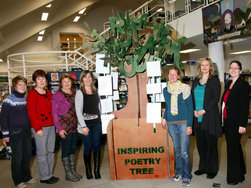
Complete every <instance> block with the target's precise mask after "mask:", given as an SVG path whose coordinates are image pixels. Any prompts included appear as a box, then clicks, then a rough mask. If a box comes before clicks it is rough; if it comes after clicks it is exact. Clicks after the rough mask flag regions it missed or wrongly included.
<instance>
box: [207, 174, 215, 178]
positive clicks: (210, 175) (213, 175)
mask: <svg viewBox="0 0 251 188" xmlns="http://www.w3.org/2000/svg"><path fill="white" fill-rule="evenodd" d="M216 175H217V174H212V173H208V174H207V179H214V178H215V176H216Z"/></svg>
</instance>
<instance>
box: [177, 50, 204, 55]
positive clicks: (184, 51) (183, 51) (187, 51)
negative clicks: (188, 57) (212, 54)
mask: <svg viewBox="0 0 251 188" xmlns="http://www.w3.org/2000/svg"><path fill="white" fill-rule="evenodd" d="M200 50H201V49H188V50H182V51H180V53H181V54H187V53H191V52H196V51H200Z"/></svg>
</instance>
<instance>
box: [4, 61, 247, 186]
mask: <svg viewBox="0 0 251 188" xmlns="http://www.w3.org/2000/svg"><path fill="white" fill-rule="evenodd" d="M198 70H199V75H198V77H197V78H196V79H195V80H194V81H193V84H192V88H191V89H190V87H189V86H188V85H186V84H183V83H181V81H180V71H179V69H178V68H176V67H172V68H170V69H169V72H168V82H167V87H166V88H164V90H163V94H164V98H165V103H166V108H165V113H164V116H163V120H162V126H163V127H164V128H168V131H169V133H170V135H171V137H172V140H173V143H174V149H175V159H176V169H175V175H174V177H173V178H172V179H173V180H174V181H179V180H180V179H182V185H183V186H189V184H190V182H191V178H192V174H191V167H190V154H189V147H190V135H191V134H192V131H193V129H192V127H193V125H194V130H195V135H196V143H197V149H198V153H199V157H200V161H199V167H198V170H196V171H195V172H194V174H195V175H198V176H199V175H202V174H207V178H208V179H213V178H214V177H215V176H216V175H217V173H218V168H219V167H218V138H219V137H221V136H222V126H221V116H220V113H219V109H218V102H219V99H220V92H221V87H220V81H219V79H218V78H217V77H215V76H214V69H213V64H212V62H211V60H210V58H203V59H201V60H200V62H199V66H198ZM241 72H242V66H241V63H240V62H239V61H232V62H231V63H230V75H231V77H232V80H231V81H230V82H228V83H227V85H226V87H225V91H224V93H223V96H222V117H223V118H222V119H223V122H224V132H225V135H226V141H227V183H228V184H231V185H236V184H238V183H240V182H242V181H244V180H245V177H244V174H245V173H246V170H245V164H244V159H243V153H242V148H241V144H240V141H241V136H242V134H243V133H245V132H246V128H245V127H246V124H247V118H248V109H249V84H248V83H247V82H246V81H244V80H242V79H241V78H240V74H241ZM32 79H33V81H34V82H35V88H34V89H32V90H30V91H29V93H28V96H27V98H26V95H25V94H26V90H27V80H26V79H25V78H23V77H21V76H17V77H15V78H14V79H13V80H12V84H13V88H14V90H13V93H12V94H11V95H9V96H8V97H7V98H6V99H5V100H4V102H3V105H2V112H1V124H2V132H3V135H4V140H5V141H7V142H8V141H10V145H11V148H12V162H11V170H12V178H13V180H14V184H15V185H17V186H18V187H19V188H24V187H26V186H27V183H36V182H37V181H36V179H34V178H32V177H31V173H30V169H29V164H30V159H31V137H30V134H31V132H30V126H31V131H32V134H33V136H34V138H35V142H36V153H37V162H38V168H39V175H40V182H41V183H46V184H54V183H56V182H57V181H58V180H59V178H58V177H55V176H54V175H53V167H54V147H55V139H56V130H57V132H58V133H59V135H60V143H61V146H62V155H61V158H62V163H63V167H64V169H65V179H66V180H69V181H73V182H77V181H79V180H80V179H81V178H82V176H81V175H80V174H78V173H77V172H76V171H75V170H76V169H75V168H76V155H75V153H76V145H77V137H78V133H80V134H81V135H82V140H83V143H84V153H83V158H84V163H85V167H86V178H87V179H92V178H93V175H92V169H91V154H92V151H93V158H94V177H95V179H99V178H101V175H100V171H99V168H100V136H101V118H100V107H101V106H100V98H99V95H98V93H97V89H96V88H95V86H94V83H93V75H92V73H91V72H89V71H83V72H82V73H81V75H80V89H79V90H78V91H76V89H75V88H73V87H72V86H73V81H74V80H73V78H72V77H71V76H70V75H69V74H66V73H65V74H62V75H61V77H60V81H59V84H60V89H59V90H58V91H57V92H56V93H55V94H54V95H53V96H52V94H51V93H50V91H49V90H47V89H45V88H46V83H47V74H46V73H45V72H44V71H43V70H37V71H35V72H34V73H33V75H32ZM55 129H56V130H55Z"/></svg>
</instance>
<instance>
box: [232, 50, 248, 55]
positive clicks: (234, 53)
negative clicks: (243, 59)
mask: <svg viewBox="0 0 251 188" xmlns="http://www.w3.org/2000/svg"><path fill="white" fill-rule="evenodd" d="M246 53H251V50H244V51H239V52H233V53H230V54H233V55H238V54H246Z"/></svg>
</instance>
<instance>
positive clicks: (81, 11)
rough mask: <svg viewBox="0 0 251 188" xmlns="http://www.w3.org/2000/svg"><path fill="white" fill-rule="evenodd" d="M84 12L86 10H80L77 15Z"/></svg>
mask: <svg viewBox="0 0 251 188" xmlns="http://www.w3.org/2000/svg"><path fill="white" fill-rule="evenodd" d="M85 10H86V8H83V9H82V10H80V11H79V12H78V13H79V14H84V12H85Z"/></svg>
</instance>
